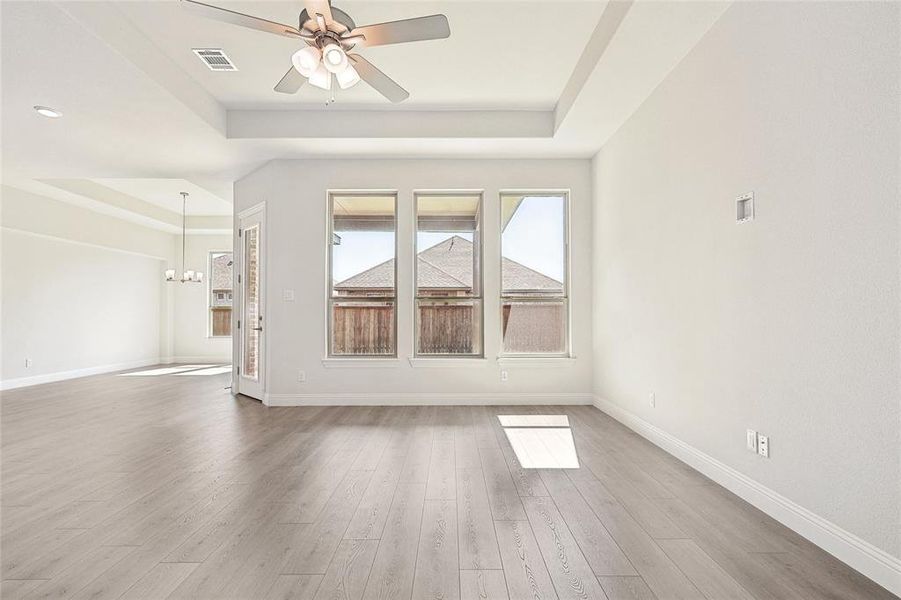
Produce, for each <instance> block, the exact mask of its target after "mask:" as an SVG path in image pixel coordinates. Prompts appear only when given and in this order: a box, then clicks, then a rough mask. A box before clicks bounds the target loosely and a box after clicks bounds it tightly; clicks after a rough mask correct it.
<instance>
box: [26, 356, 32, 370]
mask: <svg viewBox="0 0 901 600" xmlns="http://www.w3.org/2000/svg"><path fill="white" fill-rule="evenodd" d="M32 364H33V363H32V362H31V359H30V358H26V359H25V368H26V369H30V368H31V365H32Z"/></svg>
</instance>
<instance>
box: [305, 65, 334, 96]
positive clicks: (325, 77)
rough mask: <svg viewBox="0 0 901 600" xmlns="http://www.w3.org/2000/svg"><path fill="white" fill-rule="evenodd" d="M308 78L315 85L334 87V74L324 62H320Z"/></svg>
mask: <svg viewBox="0 0 901 600" xmlns="http://www.w3.org/2000/svg"><path fill="white" fill-rule="evenodd" d="M307 79H309V81H310V85H315V86H316V87H318V88H322V89H324V90H330V89H332V74H331V72H329V70H328V69H326V68H325V65H324V64H322V63H319V66H318V67H316V69H315V70H314V71H313V72H312V73H310V76H309V77H308V78H307Z"/></svg>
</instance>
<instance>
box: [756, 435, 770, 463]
mask: <svg viewBox="0 0 901 600" xmlns="http://www.w3.org/2000/svg"><path fill="white" fill-rule="evenodd" d="M757 454H759V455H760V456H762V457H764V458H769V457H770V438H769V437H767V436H765V435H760V434H759V433H758V434H757Z"/></svg>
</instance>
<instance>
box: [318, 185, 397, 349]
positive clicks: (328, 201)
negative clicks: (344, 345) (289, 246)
mask: <svg viewBox="0 0 901 600" xmlns="http://www.w3.org/2000/svg"><path fill="white" fill-rule="evenodd" d="M388 195H391V196H394V298H393V302H394V354H332V304H333V302H334V301H335V300H336V298H335V297H334V296H332V285H333V283H334V278H333V277H332V240H333V239H334V237H333V236H334V227H333V225H334V222H333V216H334V215H333V208H334V202H333V201H332V197H333V196H388ZM399 196H400V193H399V191H398V190H396V189H393V190H388V189H385V190H381V189H374V190H356V189H351V190H347V189H329V190H326V192H325V206H326V208H325V210H326V223H325V227H326V231H325V240H326V244H325V357H324V358H323V363H322V364H323V366H333V365H332V364H331V363H332V362H333V361H337V362H346V363H348V365H347V366H354V365H353V364H352V363H351V361H356V363H357V364H356V366H362V364H361V363H368V362H373V363H378V361H398V356H399V355H398V339H397V331H398V325H397V324H398V321H399V320H400V311H399V307H398V292H397V283H398V282H397V268H398V264H397V263H398V262H399V261H398V258H399V257H398V250H399V238H400V235H399V234H400V227H399V225H400V223H399V215H398V212H399V208H400V198H399ZM337 299H338V300H341V298H337ZM386 300H391V299H390V298H387V297H379V298H371V301H372V302H377V301H386ZM326 361H328V363H329V364H328V365H326ZM334 366H337V365H334ZM373 366H379V365H378V364H374V365H373ZM381 366H385V365H381Z"/></svg>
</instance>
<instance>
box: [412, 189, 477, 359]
mask: <svg viewBox="0 0 901 600" xmlns="http://www.w3.org/2000/svg"><path fill="white" fill-rule="evenodd" d="M415 202H416V266H415V269H416V328H415V331H416V355H417V356H481V355H482V250H481V240H480V235H481V221H482V195H481V194H480V193H465V194H461V193H441V194H438V193H421V194H416V200H415Z"/></svg>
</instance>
